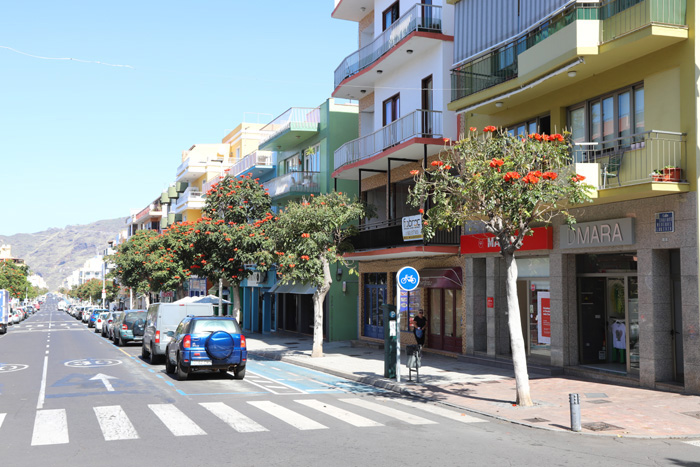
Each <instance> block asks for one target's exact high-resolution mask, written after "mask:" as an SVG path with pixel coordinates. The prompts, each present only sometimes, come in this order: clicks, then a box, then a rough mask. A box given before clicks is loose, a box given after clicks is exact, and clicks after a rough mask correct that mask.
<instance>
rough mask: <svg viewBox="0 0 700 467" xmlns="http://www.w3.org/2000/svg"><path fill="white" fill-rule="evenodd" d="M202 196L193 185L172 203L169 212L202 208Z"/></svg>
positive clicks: (176, 212)
mask: <svg viewBox="0 0 700 467" xmlns="http://www.w3.org/2000/svg"><path fill="white" fill-rule="evenodd" d="M203 208H204V196H202V192H201V191H199V190H197V189H196V188H194V187H190V188H187V189H186V190H185V191H184V192H183V193H182V194H181V195H180V197H179V198H178V199H177V201H176V202H175V204H173V207H172V210H171V212H173V213H175V214H180V213H182V212H184V211H185V210H187V209H203Z"/></svg>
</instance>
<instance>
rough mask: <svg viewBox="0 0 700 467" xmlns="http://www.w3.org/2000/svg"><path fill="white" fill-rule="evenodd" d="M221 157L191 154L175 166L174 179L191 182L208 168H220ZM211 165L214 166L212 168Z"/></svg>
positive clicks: (222, 160)
mask: <svg viewBox="0 0 700 467" xmlns="http://www.w3.org/2000/svg"><path fill="white" fill-rule="evenodd" d="M223 163H224V159H223V158H218V157H205V158H202V157H201V156H199V157H198V156H193V157H188V158H187V159H185V160H184V161H183V162H182V164H180V165H179V166H178V168H177V172H176V176H175V180H176V181H178V182H190V183H191V182H193V181H195V180H197V179H198V178H199V177H201V176H202V175H204V174H205V173H206V172H207V167H209V169H210V170H215V169H221V168H222V166H223ZM211 166H214V167H213V168H212V167H211Z"/></svg>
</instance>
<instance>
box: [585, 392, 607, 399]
mask: <svg viewBox="0 0 700 467" xmlns="http://www.w3.org/2000/svg"><path fill="white" fill-rule="evenodd" d="M584 396H586V397H588V398H591V399H600V398H602V397H608V395H607V394H605V393H604V392H587V393H585V394H584Z"/></svg>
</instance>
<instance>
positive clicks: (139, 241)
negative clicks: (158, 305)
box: [110, 230, 159, 294]
mask: <svg viewBox="0 0 700 467" xmlns="http://www.w3.org/2000/svg"><path fill="white" fill-rule="evenodd" d="M158 235H159V234H158V232H155V231H153V230H139V231H137V232H136V233H135V234H134V235H132V236H131V237H130V238H129V240H128V241H126V242H124V243H122V244H121V245H119V248H118V250H117V252H116V253H115V254H114V255H112V256H111V257H110V260H111V261H113V262H114V264H115V265H116V269H115V270H114V276H115V277H116V278H117V279H118V282H119V283H120V284H122V285H124V286H126V287H130V288H133V289H135V290H136V291H137V292H139V293H144V294H148V292H149V291H150V284H149V279H151V271H150V270H149V267H148V264H149V262H150V261H151V257H150V256H151V253H152V252H153V251H154V248H155V243H154V242H155V240H156V238H157V237H158Z"/></svg>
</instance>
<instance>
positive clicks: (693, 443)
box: [684, 439, 700, 447]
mask: <svg viewBox="0 0 700 467" xmlns="http://www.w3.org/2000/svg"><path fill="white" fill-rule="evenodd" d="M684 442H685V444H690V445H691V446H697V447H700V440H698V439H696V440H694V441H684Z"/></svg>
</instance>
